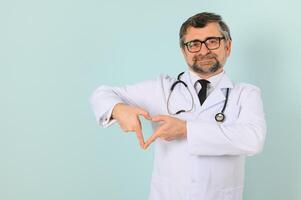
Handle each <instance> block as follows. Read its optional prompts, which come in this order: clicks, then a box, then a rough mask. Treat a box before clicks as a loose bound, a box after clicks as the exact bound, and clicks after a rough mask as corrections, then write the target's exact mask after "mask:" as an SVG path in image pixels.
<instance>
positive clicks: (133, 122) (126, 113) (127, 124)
mask: <svg viewBox="0 0 301 200" xmlns="http://www.w3.org/2000/svg"><path fill="white" fill-rule="evenodd" d="M139 115H142V116H143V117H144V118H145V119H148V120H151V117H150V115H149V113H148V112H147V111H145V110H143V109H141V108H138V107H134V106H129V105H126V104H123V103H118V104H116V105H115V106H114V108H113V111H112V117H113V119H116V120H117V122H118V124H119V126H120V128H121V129H122V130H123V131H125V132H129V131H133V132H136V136H137V139H138V141H139V144H140V147H141V148H143V147H144V138H143V134H142V127H141V122H140V119H139Z"/></svg>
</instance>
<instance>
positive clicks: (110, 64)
mask: <svg viewBox="0 0 301 200" xmlns="http://www.w3.org/2000/svg"><path fill="white" fill-rule="evenodd" d="M299 8H300V3H299V1H297V0H296V1H293V0H287V1H273V0H253V1H235V0H222V1H212V0H204V1H192V0H187V1H171V0H166V1H159V0H154V1H138V0H129V1H117V0H110V1H104V0H85V1H83V0H81V1H80V0H77V1H71V0H51V1H50V0H48V1H45V0H27V1H21V0H10V1H4V0H1V1H0V25H1V26H0V30H1V31H0V67H1V71H0V95H1V99H0V120H1V121H0V199H1V200H53V199H56V200H83V199H88V200H96V199H110V200H115V199H116V200H117V199H128V200H141V199H147V196H148V192H149V181H150V176H151V170H152V159H153V147H152V148H151V149H150V150H148V151H142V150H140V149H139V145H138V143H137V141H136V139H135V135H134V134H124V133H122V131H121V130H120V129H119V127H118V125H114V126H112V127H111V128H109V129H101V128H99V127H98V126H97V125H96V121H95V119H94V116H93V114H92V111H91V108H90V105H89V102H88V100H89V97H90V95H91V93H92V91H93V90H94V89H95V88H96V87H97V86H98V85H101V84H107V85H124V84H131V83H136V82H139V81H142V80H145V79H151V78H154V77H156V76H157V75H159V74H162V73H163V74H169V75H176V74H177V73H179V72H181V71H183V70H185V69H186V64H185V62H184V59H183V57H182V55H181V53H180V48H179V45H178V44H179V42H178V31H179V28H180V26H181V24H182V22H184V20H186V19H187V18H188V17H190V16H192V15H194V14H196V13H198V12H202V11H211V12H216V13H218V14H220V15H222V16H223V18H224V20H225V21H226V22H227V23H228V25H229V26H230V29H231V33H232V38H233V49H232V55H231V57H230V59H229V60H228V62H227V65H226V67H225V69H226V71H227V73H228V75H229V76H230V77H232V79H233V80H235V81H243V82H249V83H253V84H256V85H258V86H259V87H260V88H261V89H262V96H263V101H264V105H265V112H266V118H267V123H268V135H267V138H266V145H265V148H264V151H263V153H262V154H260V155H258V156H255V157H250V158H248V159H247V165H246V180H245V185H246V187H245V193H244V196H245V199H246V200H254V199H256V200H267V199H273V200H283V199H287V200H298V199H301V190H300V187H301V174H300V163H301V157H300V153H299V152H300V150H299V149H300V140H301V136H300V129H299V124H298V123H300V121H301V115H300V112H301V105H300V103H299V101H300V98H301V89H300V88H301V87H300V84H301V80H300V79H299V77H300V72H301V69H300V68H301V61H300V56H301V48H300V46H301V39H300V32H301V23H300V21H299V19H300V17H301V14H300V10H299ZM143 124H144V126H143V127H144V132H145V134H146V135H150V134H151V129H150V126H149V125H148V123H146V122H143Z"/></svg>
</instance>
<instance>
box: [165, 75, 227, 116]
mask: <svg viewBox="0 0 301 200" xmlns="http://www.w3.org/2000/svg"><path fill="white" fill-rule="evenodd" d="M183 74H184V72H181V73H180V74H179V75H178V78H177V80H176V81H175V82H174V83H173V84H172V85H171V87H170V92H169V95H168V98H167V112H168V114H170V115H178V114H180V113H182V112H191V111H192V110H193V105H194V100H193V96H192V93H191V91H190V90H189V88H188V85H187V84H186V83H185V82H184V81H182V80H181V76H182V75H183ZM177 84H183V85H184V86H185V87H186V89H187V91H188V92H189V94H190V97H191V100H192V103H191V107H190V108H189V109H188V110H179V111H177V112H175V113H172V112H171V111H170V109H169V101H170V96H171V93H172V92H173V90H174V89H175V87H176V85H177ZM229 90H230V89H229V88H227V91H226V100H225V103H224V106H223V109H222V111H221V112H219V113H217V114H216V115H215V121H217V122H224V121H225V118H226V116H225V114H224V112H225V110H226V107H227V102H228V96H229Z"/></svg>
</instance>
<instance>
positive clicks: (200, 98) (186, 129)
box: [91, 12, 266, 200]
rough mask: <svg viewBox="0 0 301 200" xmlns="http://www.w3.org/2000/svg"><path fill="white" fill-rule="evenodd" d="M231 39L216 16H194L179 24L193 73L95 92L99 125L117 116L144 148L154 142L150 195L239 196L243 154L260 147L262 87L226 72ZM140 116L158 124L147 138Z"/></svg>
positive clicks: (234, 199)
mask: <svg viewBox="0 0 301 200" xmlns="http://www.w3.org/2000/svg"><path fill="white" fill-rule="evenodd" d="M231 42H232V39H231V36H230V31H229V28H228V26H227V25H226V24H225V23H224V22H223V21H222V19H221V17H220V16H219V15H216V14H214V13H206V12H204V13H199V14H196V15H194V16H192V17H190V18H189V19H188V20H187V21H185V22H184V23H183V24H182V27H181V29H180V46H181V50H182V53H183V55H184V58H185V60H186V62H187V65H188V70H187V71H186V72H185V73H184V74H180V75H179V77H178V79H177V78H172V77H169V76H160V77H158V78H157V79H155V80H150V81H145V82H142V83H138V84H135V85H131V86H125V87H108V86H101V87H99V88H98V89H97V90H96V91H95V92H94V93H93V95H92V97H91V104H92V107H93V110H94V112H95V115H96V118H97V121H98V122H99V123H100V124H101V125H102V126H104V127H108V126H109V125H111V124H112V123H114V122H116V121H117V122H118V124H119V125H120V127H121V128H122V129H123V130H124V131H133V132H136V135H137V138H138V141H139V143H140V145H141V147H142V148H143V149H146V148H148V146H149V145H150V144H152V143H154V142H155V145H156V146H155V160H154V162H155V163H154V170H153V175H152V181H151V190H150V197H149V199H150V200H188V199H189V200H220V199H221V200H222V199H223V200H224V199H229V200H241V199H242V196H243V185H244V162H245V156H250V155H255V154H257V153H259V152H260V151H261V150H262V147H263V144H264V140H265V134H266V124H265V119H264V112H263V107H262V100H261V97H260V91H259V89H258V88H257V87H256V86H253V85H250V84H244V83H239V84H237V83H233V82H232V81H231V80H230V79H229V78H228V76H227V75H226V74H225V72H224V65H225V63H226V60H227V58H228V57H229V55H230V52H231ZM177 81H178V82H177ZM171 88H172V89H171ZM140 115H141V116H143V117H144V118H146V119H148V120H150V121H151V122H152V125H153V128H154V133H153V135H152V136H151V137H150V138H149V139H148V140H147V141H146V142H145V141H144V138H143V134H142V128H141V123H140V120H139V116H140Z"/></svg>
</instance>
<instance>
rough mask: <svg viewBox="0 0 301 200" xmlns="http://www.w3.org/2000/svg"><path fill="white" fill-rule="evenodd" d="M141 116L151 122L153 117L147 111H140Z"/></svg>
mask: <svg viewBox="0 0 301 200" xmlns="http://www.w3.org/2000/svg"><path fill="white" fill-rule="evenodd" d="M138 114H139V115H142V116H143V117H144V118H145V119H148V120H151V119H152V117H151V116H150V114H149V113H148V112H147V111H145V110H142V109H140V110H139V112H138Z"/></svg>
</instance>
